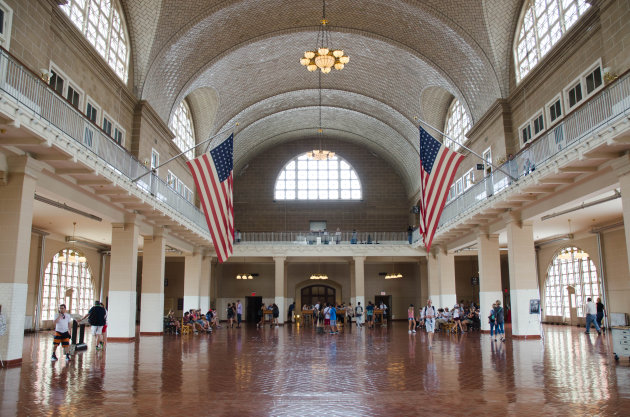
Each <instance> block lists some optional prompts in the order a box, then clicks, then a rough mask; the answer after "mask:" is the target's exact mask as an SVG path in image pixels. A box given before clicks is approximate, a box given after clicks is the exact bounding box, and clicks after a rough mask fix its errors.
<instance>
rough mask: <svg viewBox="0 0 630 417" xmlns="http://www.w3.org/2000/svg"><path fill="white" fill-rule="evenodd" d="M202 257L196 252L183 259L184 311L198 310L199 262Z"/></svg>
mask: <svg viewBox="0 0 630 417" xmlns="http://www.w3.org/2000/svg"><path fill="white" fill-rule="evenodd" d="M202 258H203V256H202V255H201V253H199V252H198V251H197V250H195V252H194V253H193V254H192V255H186V256H185V259H184V311H185V312H186V311H188V310H190V309H191V308H193V309H195V310H196V309H198V308H200V305H199V282H200V281H201V263H202V262H201V260H202Z"/></svg>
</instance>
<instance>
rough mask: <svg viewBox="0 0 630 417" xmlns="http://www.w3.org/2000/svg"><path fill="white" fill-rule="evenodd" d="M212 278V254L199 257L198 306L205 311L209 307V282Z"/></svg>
mask: <svg viewBox="0 0 630 417" xmlns="http://www.w3.org/2000/svg"><path fill="white" fill-rule="evenodd" d="M211 280H212V256H208V255H204V256H203V258H202V259H201V282H199V308H200V309H201V312H202V313H205V312H206V311H208V309H209V308H210V282H211Z"/></svg>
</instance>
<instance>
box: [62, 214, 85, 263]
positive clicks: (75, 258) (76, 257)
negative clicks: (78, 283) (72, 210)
mask: <svg viewBox="0 0 630 417" xmlns="http://www.w3.org/2000/svg"><path fill="white" fill-rule="evenodd" d="M76 231H77V222H73V223H72V239H71V240H70V239H66V241H67V242H68V243H70V242H72V248H70V249H68V252H67V254H68V257H67V259H66V254H65V253H64V254H62V255H61V256H60V257H59V258H57V260H58V261H59V262H66V261H67V262H68V263H71V264H78V263H84V262H86V261H87V258H86V257H85V256H83V255H81V254H80V253H79V252H77V249H76V248H75V246H74V244H75V243H76V241H77V239H76V237H75V233H76Z"/></svg>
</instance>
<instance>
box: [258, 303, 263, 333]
mask: <svg viewBox="0 0 630 417" xmlns="http://www.w3.org/2000/svg"><path fill="white" fill-rule="evenodd" d="M258 319H259V320H258V323H256V328H259V327H262V326H264V325H265V303H262V305H261V306H260V309H258Z"/></svg>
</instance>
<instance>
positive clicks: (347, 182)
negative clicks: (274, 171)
mask: <svg viewBox="0 0 630 417" xmlns="http://www.w3.org/2000/svg"><path fill="white" fill-rule="evenodd" d="M274 198H275V199H276V200H360V199H361V182H360V181H359V177H358V176H357V173H356V172H355V170H354V169H353V168H352V166H350V164H349V163H347V162H346V161H345V160H343V159H342V158H340V157H339V156H337V155H335V156H334V157H332V158H330V159H328V160H323V161H317V160H313V159H310V158H309V157H308V156H307V154H304V155H300V156H298V157H296V158H294V159H293V160H291V161H290V162H289V163H288V164H286V165H285V166H284V168H283V169H282V171H281V172H280V175H278V179H277V180H276V187H275V189H274Z"/></svg>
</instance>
